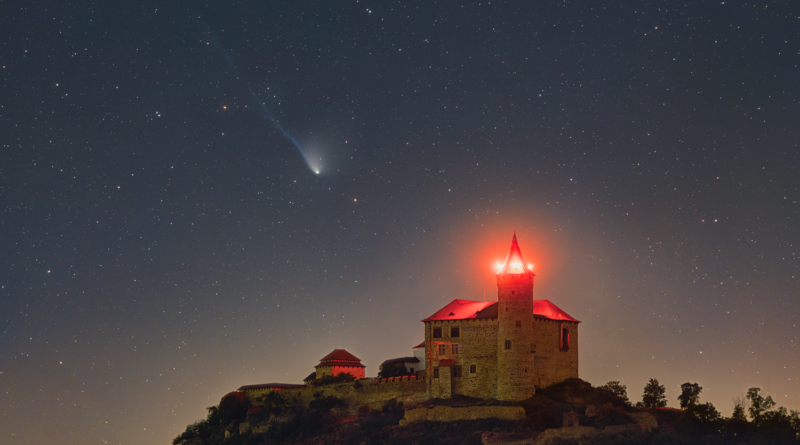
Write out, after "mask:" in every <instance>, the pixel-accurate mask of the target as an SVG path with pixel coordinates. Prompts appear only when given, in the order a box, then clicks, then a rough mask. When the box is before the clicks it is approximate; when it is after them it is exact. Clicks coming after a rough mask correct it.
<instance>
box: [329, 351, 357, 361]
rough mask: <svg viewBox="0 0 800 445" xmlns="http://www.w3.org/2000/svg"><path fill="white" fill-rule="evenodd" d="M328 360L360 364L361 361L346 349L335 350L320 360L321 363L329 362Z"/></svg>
mask: <svg viewBox="0 0 800 445" xmlns="http://www.w3.org/2000/svg"><path fill="white" fill-rule="evenodd" d="M328 360H336V361H342V360H344V361H349V362H360V361H361V359H360V358H358V357H356V356H355V355H353V354H351V353H349V352H347V351H345V350H344V349H334V350H333V351H332V352H331V353H330V354H328V355H326V356H325V357H322V358H321V359H319V361H320V362H324V361H328Z"/></svg>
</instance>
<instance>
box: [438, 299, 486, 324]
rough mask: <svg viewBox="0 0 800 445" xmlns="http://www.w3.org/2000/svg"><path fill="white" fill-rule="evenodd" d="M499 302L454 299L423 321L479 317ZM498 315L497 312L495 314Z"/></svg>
mask: <svg viewBox="0 0 800 445" xmlns="http://www.w3.org/2000/svg"><path fill="white" fill-rule="evenodd" d="M495 303H497V302H496V301H470V300H458V299H456V300H453V301H452V302H450V304H448V305H447V306H445V307H443V308H441V309H439V311H437V312H436V313H435V314H433V315H431V316H430V317H428V318H426V319H424V320H422V321H433V320H468V319H471V318H479V315H480V312H481V311H482V310H484V309H486V308H487V307H489V306H491V305H493V304H495ZM451 314H452V315H451ZM495 315H496V314H495Z"/></svg>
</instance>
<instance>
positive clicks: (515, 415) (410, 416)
mask: <svg viewBox="0 0 800 445" xmlns="http://www.w3.org/2000/svg"><path fill="white" fill-rule="evenodd" d="M488 418H498V419H505V420H522V419H524V418H525V408H523V407H521V406H466V407H452V406H434V407H432V408H427V407H422V408H414V409H410V410H407V411H406V414H405V417H404V418H403V420H401V421H400V425H403V424H406V423H409V422H417V421H422V420H431V421H436V422H452V421H454V420H475V419H488Z"/></svg>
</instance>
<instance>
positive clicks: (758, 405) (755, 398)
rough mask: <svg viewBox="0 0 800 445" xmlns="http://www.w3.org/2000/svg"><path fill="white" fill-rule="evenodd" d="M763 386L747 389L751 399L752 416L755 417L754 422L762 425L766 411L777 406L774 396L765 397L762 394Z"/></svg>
mask: <svg viewBox="0 0 800 445" xmlns="http://www.w3.org/2000/svg"><path fill="white" fill-rule="evenodd" d="M760 392H761V388H750V389H748V390H747V400H749V401H750V408H749V410H750V417H752V418H753V423H755V424H756V425H760V424H761V421H762V420H763V418H764V413H766V412H767V411H769V410H770V409H772V407H773V406H775V401H774V400H772V396H767V397H764V396H762V395H761V394H759V393H760Z"/></svg>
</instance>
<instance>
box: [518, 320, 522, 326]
mask: <svg viewBox="0 0 800 445" xmlns="http://www.w3.org/2000/svg"><path fill="white" fill-rule="evenodd" d="M517 327H518V328H521V327H522V322H521V321H519V320H517Z"/></svg>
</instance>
